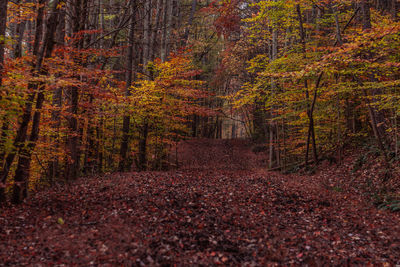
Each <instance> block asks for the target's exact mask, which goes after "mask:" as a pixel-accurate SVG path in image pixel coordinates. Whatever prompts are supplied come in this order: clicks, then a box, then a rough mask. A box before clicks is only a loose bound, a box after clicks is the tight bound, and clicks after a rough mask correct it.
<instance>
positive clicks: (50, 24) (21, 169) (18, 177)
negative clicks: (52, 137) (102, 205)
mask: <svg viewBox="0 0 400 267" xmlns="http://www.w3.org/2000/svg"><path fill="white" fill-rule="evenodd" d="M58 2H59V1H56V2H55V3H53V4H54V7H53V9H52V13H51V15H50V17H49V19H48V20H47V25H46V34H45V38H44V43H43V45H42V47H41V49H40V52H39V60H41V61H43V58H49V57H51V54H52V51H53V48H54V34H55V30H56V27H57V21H58V20H57V18H58V9H57V5H58ZM37 71H38V72H40V73H41V75H46V74H47V73H46V71H45V70H43V69H42V68H41V67H40V68H39V69H37ZM37 87H38V96H37V99H36V107H35V113H34V116H33V121H32V129H31V134H30V137H29V142H28V143H27V144H24V145H23V147H22V148H21V151H20V155H19V159H18V164H17V169H16V171H15V176H14V186H13V197H12V202H13V203H14V204H19V203H21V202H22V200H23V199H24V198H25V197H26V196H27V185H28V182H29V174H30V165H31V158H32V153H33V151H34V149H35V147H36V143H37V140H38V138H39V131H40V117H41V109H42V106H43V102H44V87H45V85H44V84H43V83H39V84H38V85H37Z"/></svg>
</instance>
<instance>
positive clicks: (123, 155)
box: [118, 0, 136, 172]
mask: <svg viewBox="0 0 400 267" xmlns="http://www.w3.org/2000/svg"><path fill="white" fill-rule="evenodd" d="M131 9H132V12H131V23H130V24H131V28H130V30H129V46H128V54H127V64H126V74H125V83H126V87H125V96H126V97H129V96H130V95H131V91H130V88H131V85H132V67H133V63H134V62H133V61H134V55H133V49H134V38H135V16H134V14H135V10H136V5H135V0H131ZM130 119H131V118H130V116H129V114H128V113H127V112H126V114H125V115H124V118H123V127H122V142H121V149H120V162H119V167H118V169H119V171H121V172H122V171H125V170H126V168H127V167H129V166H128V160H127V153H128V147H129V139H130V138H129V137H130V133H129V132H130Z"/></svg>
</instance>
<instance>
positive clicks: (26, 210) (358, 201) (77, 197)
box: [0, 142, 400, 266]
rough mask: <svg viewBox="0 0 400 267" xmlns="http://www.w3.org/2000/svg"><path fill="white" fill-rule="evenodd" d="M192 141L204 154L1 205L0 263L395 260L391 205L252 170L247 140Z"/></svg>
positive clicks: (399, 229) (398, 241)
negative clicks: (177, 165) (168, 167)
mask: <svg viewBox="0 0 400 267" xmlns="http://www.w3.org/2000/svg"><path fill="white" fill-rule="evenodd" d="M196 146H198V147H197V148H196V149H194V147H196ZM191 147H192V148H193V149H194V150H198V151H199V153H197V156H198V158H199V160H200V159H202V160H203V161H201V160H200V161H199V160H198V161H195V160H193V159H191V156H190V155H189V154H190V153H189V152H187V153H189V154H187V155H186V159H185V160H183V159H182V162H184V164H185V165H184V166H183V167H182V169H181V170H178V171H170V172H143V173H129V174H112V175H105V176H104V177H101V178H98V177H97V178H89V179H81V180H80V181H78V182H76V183H74V184H72V185H69V186H62V187H61V186H60V187H57V188H51V189H49V190H45V191H42V192H39V193H37V194H35V195H34V196H33V197H32V198H31V199H29V200H28V202H27V203H25V204H23V205H21V206H18V207H10V208H6V209H3V210H1V211H0V265H4V266H16V265H18V266H21V265H33V264H42V266H47V265H49V264H60V265H61V264H64V265H66V266H70V265H82V266H90V265H102V264H112V265H117V264H118V265H121V264H122V265H124V266H131V265H163V266H169V265H173V264H176V265H180V266H183V265H184V266H188V265H215V264H223V265H235V266H237V265H247V266H260V265H264V266H265V265H283V264H291V263H293V264H296V265H297V264H309V265H323V264H327V265H341V266H343V265H346V264H363V265H364V264H367V263H372V264H383V265H385V266H386V265H387V266H389V265H394V264H400V216H399V215H398V214H395V213H390V212H387V211H380V210H377V209H376V208H374V207H373V206H372V205H370V204H368V203H366V202H365V201H363V199H362V198H361V197H359V196H357V195H356V194H354V193H349V192H346V191H343V192H337V191H335V190H330V189H329V188H327V187H326V186H323V183H321V182H320V181H319V180H318V177H319V176H312V177H306V176H293V175H288V176H284V175H281V174H278V173H268V172H265V171H262V170H260V169H257V168H255V167H256V165H257V164H255V165H254V166H253V165H251V164H250V162H247V160H251V162H253V163H254V162H256V161H257V157H256V156H254V158H252V156H251V155H250V152H246V153H245V151H246V149H247V150H249V149H248V147H246V146H245V145H243V144H242V145H240V144H237V145H232V143H229V144H228V143H222V142H221V143H218V144H214V145H212V146H211V145H210V144H208V145H207V144H205V145H204V146H202V145H200V143H198V144H194V145H193V144H192V145H191ZM201 147H203V148H204V147H206V148H204V149H203V150H202V148H201ZM207 147H208V148H207ZM218 148H220V149H218ZM222 148H225V150H221V149H222ZM232 149H233V150H234V151H232ZM235 149H236V151H235ZM204 150H207V151H209V152H210V151H211V152H210V153H214V152H215V156H216V157H218V158H215V157H214V158H213V157H210V159H208V160H207V159H205V158H204V157H206V156H207V155H210V153H205V152H204ZM214 150H215V151H214ZM202 151H203V152H204V153H203V152H202ZM213 151H214V152H213ZM221 151H223V152H221ZM235 152H236V153H235ZM202 153H203V154H202ZM218 153H222V154H225V155H228V156H225V155H219V154H218ZM231 153H233V154H231ZM183 154H184V153H183ZM238 154H240V155H242V156H237V155H238ZM229 155H230V156H229ZM224 157H225V160H224ZM235 157H237V158H235ZM190 162H191V163H190ZM235 162H236V163H237V164H234V163H235ZM246 162H247V163H248V164H250V165H251V167H250V168H246V164H247V163H246ZM189 163H190V164H189Z"/></svg>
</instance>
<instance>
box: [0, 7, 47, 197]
mask: <svg viewBox="0 0 400 267" xmlns="http://www.w3.org/2000/svg"><path fill="white" fill-rule="evenodd" d="M44 5H45V0H40V1H39V9H38V14H37V17H36V25H37V27H36V31H35V41H34V44H33V51H32V53H33V55H34V56H36V57H37V60H36V64H35V65H34V66H32V69H31V72H32V73H33V75H36V76H37V75H38V73H39V71H40V70H41V68H42V61H43V54H44V50H43V51H42V53H43V54H39V45H40V42H41V37H42V34H43V27H42V23H43V17H44ZM28 91H30V92H31V93H30V94H29V95H28V97H27V99H26V104H25V107H24V112H23V114H22V115H21V116H20V119H19V121H20V124H19V126H18V130H17V133H16V136H15V139H14V142H13V146H12V150H11V151H10V153H9V154H8V155H7V157H6V158H5V161H4V163H3V168H2V169H1V172H0V183H2V184H5V183H6V180H7V177H8V174H9V172H10V168H11V165H12V164H13V162H14V159H15V156H16V155H17V152H18V150H20V149H21V148H22V147H24V146H25V141H26V137H27V131H28V125H29V123H30V121H31V115H32V106H33V101H34V99H35V97H36V94H37V93H38V85H37V83H34V82H30V83H29V84H28ZM0 199H4V188H3V187H1V189H0Z"/></svg>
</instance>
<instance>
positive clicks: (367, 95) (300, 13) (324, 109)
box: [211, 0, 400, 169]
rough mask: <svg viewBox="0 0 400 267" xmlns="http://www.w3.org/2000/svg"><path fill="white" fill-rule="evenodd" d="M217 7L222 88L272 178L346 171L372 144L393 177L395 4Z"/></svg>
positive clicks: (399, 109) (380, 1) (381, 0)
mask: <svg viewBox="0 0 400 267" xmlns="http://www.w3.org/2000/svg"><path fill="white" fill-rule="evenodd" d="M220 2H221V4H220V5H219V6H213V7H211V8H212V10H213V11H214V12H215V13H217V14H218V15H219V18H218V20H216V21H215V22H216V29H219V32H220V33H221V34H223V35H224V36H225V37H226V43H227V48H226V50H225V53H224V55H223V58H222V64H221V67H220V68H221V71H220V72H219V73H220V74H221V75H220V78H219V80H225V81H226V82H227V83H229V84H232V85H234V88H232V90H231V91H233V93H231V94H230V95H231V98H229V99H230V101H231V103H232V105H233V106H234V107H235V108H236V110H237V112H238V113H241V114H248V115H247V116H244V117H246V118H247V119H246V122H247V124H248V125H249V127H248V129H249V131H250V132H251V134H252V136H253V137H254V138H255V139H258V140H261V141H264V142H265V141H267V140H268V141H267V142H268V148H267V150H268V153H269V167H270V168H278V169H285V168H287V167H290V166H293V164H298V162H299V161H301V162H303V164H305V165H307V164H311V163H314V164H316V163H318V162H319V160H320V159H321V158H322V157H326V156H328V157H330V158H331V159H332V160H336V161H337V162H339V163H340V162H341V161H342V157H343V150H344V148H345V147H348V146H349V145H355V142H359V141H361V140H362V141H365V140H368V138H369V137H371V139H374V140H375V146H376V149H377V150H378V151H379V153H380V154H381V155H382V157H383V160H384V161H385V164H386V165H387V167H389V165H390V164H391V163H392V162H393V161H394V160H396V159H398V156H399V128H398V116H399V112H400V105H399V75H398V70H399V63H400V62H399V57H398V54H399V53H398V52H399V49H400V46H399V45H400V43H399V33H400V32H399V30H400V28H399V27H400V24H399V21H398V16H397V13H398V9H399V3H398V1H388V0H375V1H369V0H363V1H335V0H331V1H307V0H306V1H301V0H298V1H280V0H276V1H220Z"/></svg>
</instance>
